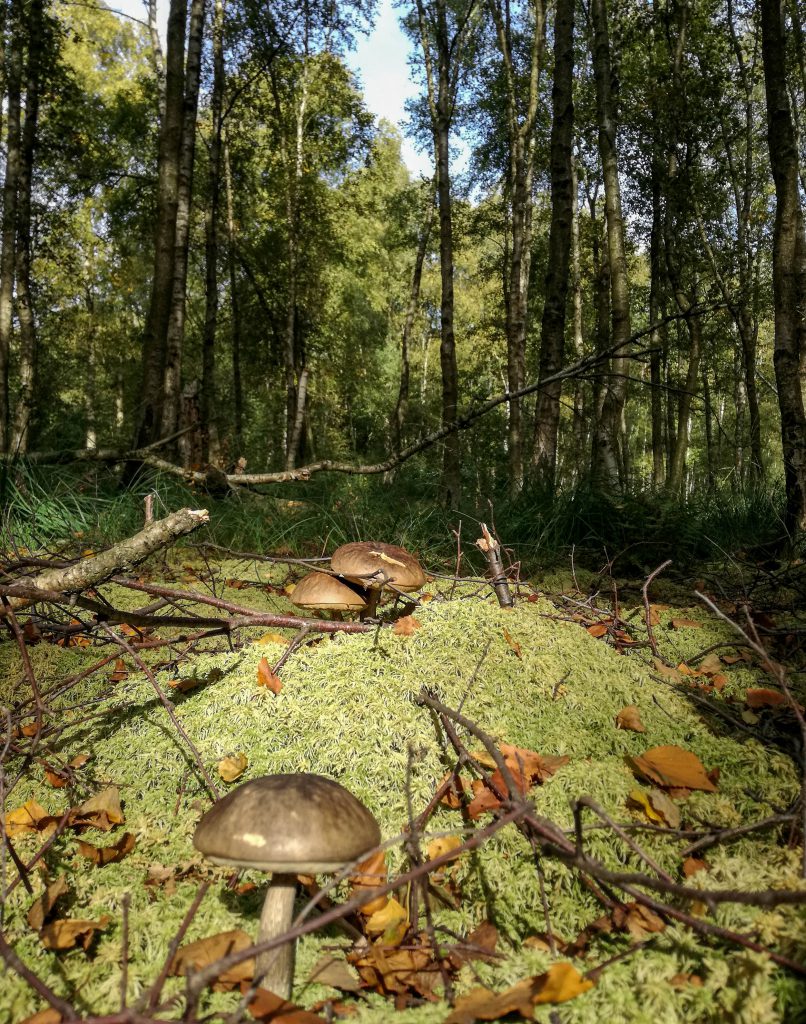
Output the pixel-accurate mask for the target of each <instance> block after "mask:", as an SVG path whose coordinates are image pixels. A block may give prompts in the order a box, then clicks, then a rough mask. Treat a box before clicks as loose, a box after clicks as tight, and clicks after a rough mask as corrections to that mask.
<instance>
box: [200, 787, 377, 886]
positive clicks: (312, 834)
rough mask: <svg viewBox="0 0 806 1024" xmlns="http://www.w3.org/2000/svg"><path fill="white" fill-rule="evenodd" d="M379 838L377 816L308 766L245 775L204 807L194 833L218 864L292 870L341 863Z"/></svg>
mask: <svg viewBox="0 0 806 1024" xmlns="http://www.w3.org/2000/svg"><path fill="white" fill-rule="evenodd" d="M380 841H381V832H380V828H379V827H378V822H377V821H376V820H375V818H374V817H373V816H372V814H370V812H369V811H368V810H367V808H366V807H364V805H363V804H362V803H361V802H360V801H359V800H357V799H356V798H355V797H354V796H353V795H352V793H349V792H348V791H347V790H346V789H345V788H344V787H343V786H340V785H339V784H338V782H334V781H333V780H332V779H326V778H324V777H323V776H321V775H312V774H310V773H307V772H300V773H297V774H289V775H264V776H262V777H261V778H259V779H253V780H252V781H251V782H246V783H244V785H242V786H239V787H238V788H237V789H234V790H232V791H231V792H230V793H228V794H227V795H226V796H225V797H223V798H222V799H221V800H219V801H218V803H216V804H214V805H213V806H212V807H211V808H210V810H209V811H207V813H206V814H205V815H204V816H203V817H202V819H201V821H200V822H199V824H198V826H197V828H196V834H195V835H194V837H193V845H194V846H195V847H196V849H197V850H199V852H200V853H203V854H204V856H205V857H206V858H207V859H208V860H211V861H213V863H215V864H233V865H236V866H237V867H248V868H258V869H259V870H261V871H276V872H281V873H292V874H297V873H303V874H318V873H320V872H331V871H338V870H340V869H341V868H342V867H344V865H345V864H349V863H350V861H353V860H358V859H359V858H360V857H361V856H362V855H363V854H365V853H367V852H368V851H369V850H371V849H372V848H373V847H375V846H377V845H378V844H379V843H380Z"/></svg>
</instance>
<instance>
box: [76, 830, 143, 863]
mask: <svg viewBox="0 0 806 1024" xmlns="http://www.w3.org/2000/svg"><path fill="white" fill-rule="evenodd" d="M136 845H137V840H136V839H135V838H134V836H133V835H132V833H131V832H124V833H123V835H122V836H121V837H120V839H119V840H118V841H117V842H116V843H115V844H114V846H103V847H98V846H93V844H92V843H85V842H83V841H82V840H81V839H79V841H78V852H79V853H80V854H81V856H82V857H86V858H87V860H91V861H92V863H93V864H94V865H95V866H96V867H99V868H102V867H104V866H105V865H106V864H117V863H118V861H121V860H123V858H124V857H125V856H126V855H127V854H129V853H131V852H132V850H133V849H134V848H135V846H136Z"/></svg>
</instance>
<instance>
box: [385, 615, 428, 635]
mask: <svg viewBox="0 0 806 1024" xmlns="http://www.w3.org/2000/svg"><path fill="white" fill-rule="evenodd" d="M418 629H422V623H421V622H419V621H418V620H417V619H415V618H414V616H413V615H402V616H401V617H400V618H399V619H398V620H397V622H396V623H395V624H394V626H393V627H392V632H393V633H394V634H395V636H413V635H414V633H415V631H416V630H418Z"/></svg>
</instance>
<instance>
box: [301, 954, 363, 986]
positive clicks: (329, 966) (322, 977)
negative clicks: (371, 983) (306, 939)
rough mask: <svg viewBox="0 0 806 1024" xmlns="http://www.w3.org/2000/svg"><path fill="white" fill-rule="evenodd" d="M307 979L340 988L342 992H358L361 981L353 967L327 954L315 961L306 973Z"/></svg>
mask: <svg viewBox="0 0 806 1024" xmlns="http://www.w3.org/2000/svg"><path fill="white" fill-rule="evenodd" d="M308 981H309V982H315V983H316V984H317V985H330V987H331V988H340V989H341V990H342V992H358V990H359V989H360V988H361V982H360V980H359V978H358V975H357V974H356V973H355V971H354V970H353V968H352V967H350V965H349V964H348V963H347V962H346V961H345V960H339V959H337V958H336V957H335V956H330V955H329V954H326V955H325V956H323V957H322V958H321V959H320V960H318V961H317V963H316V965H315V966H314V969H313V970H312V971H311V973H310V974H309V975H308Z"/></svg>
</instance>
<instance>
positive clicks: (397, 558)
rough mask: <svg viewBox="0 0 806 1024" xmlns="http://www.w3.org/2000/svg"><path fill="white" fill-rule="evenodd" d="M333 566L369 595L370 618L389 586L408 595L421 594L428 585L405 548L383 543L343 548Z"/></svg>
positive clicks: (369, 543)
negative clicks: (425, 584) (422, 588)
mask: <svg viewBox="0 0 806 1024" xmlns="http://www.w3.org/2000/svg"><path fill="white" fill-rule="evenodd" d="M330 566H331V568H332V569H333V571H334V572H337V573H339V574H340V575H342V576H345V577H346V578H347V579H348V580H353V581H354V582H356V583H360V584H361V585H362V586H364V587H366V588H367V589H368V590H369V591H370V597H369V607H368V608H367V614H368V615H374V614H375V608H376V606H377V603H378V596H379V592H380V590H381V589H382V588H383V587H385V586H386V585H387V584H391V585H392V586H393V587H394V588H395V590H403V591H406V592H407V593H408V592H410V591H413V590H419V589H420V587H422V585H423V584H424V583H425V573H424V572H423V568H422V566H421V565H420V563H419V562H418V561H417V559H416V558H415V557H414V555H412V554H409V552H408V551H406V549H405V548H399V547H396V546H395V545H394V544H384V543H382V542H381V541H357V542H355V543H353V544H342V546H341V547H340V548H336V550H335V551H334V552H333V555H332V557H331V559H330Z"/></svg>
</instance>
